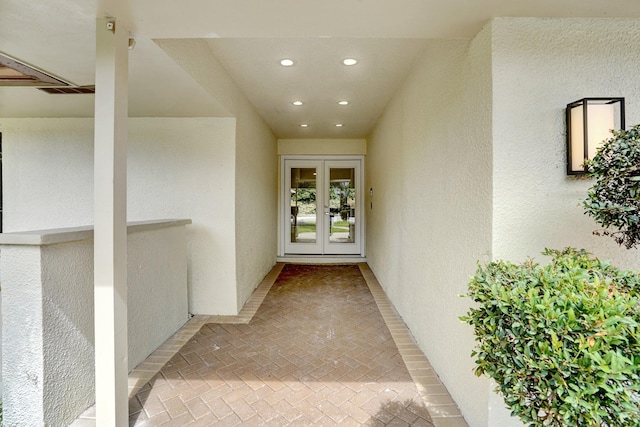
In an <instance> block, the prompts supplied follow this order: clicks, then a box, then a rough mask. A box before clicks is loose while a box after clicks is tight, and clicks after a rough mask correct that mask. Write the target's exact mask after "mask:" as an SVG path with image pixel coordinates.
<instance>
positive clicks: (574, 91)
mask: <svg viewBox="0 0 640 427" xmlns="http://www.w3.org/2000/svg"><path fill="white" fill-rule="evenodd" d="M639 53H640V21H636V20H591V19H530V18H498V19H495V20H494V21H493V22H492V23H491V24H490V25H488V26H487V27H486V28H484V29H483V30H482V31H481V32H480V33H479V34H478V35H477V36H476V37H475V39H474V40H473V41H471V42H470V43H467V42H464V41H439V42H433V43H431V45H430V46H429V47H428V49H427V50H426V53H425V56H424V57H423V58H421V60H420V61H419V62H418V63H417V64H416V66H415V68H414V70H413V72H412V73H411V75H410V76H409V78H408V79H407V81H406V82H405V84H404V86H403V88H402V89H401V90H400V91H399V92H398V94H397V95H396V96H395V98H394V99H393V101H392V103H391V104H390V105H389V107H388V108H387V110H386V112H385V114H384V115H383V117H382V118H381V120H380V122H379V123H378V125H377V126H376V129H375V132H374V133H373V134H372V136H371V139H370V141H369V144H368V149H367V151H368V165H369V168H368V174H367V180H368V183H367V187H373V188H374V196H373V199H372V200H369V201H372V202H373V209H372V210H369V211H368V228H367V232H368V246H367V257H368V260H369V263H370V265H371V267H372V269H373V270H374V272H375V274H376V275H377V277H378V278H379V279H380V281H381V283H382V284H383V286H384V288H385V290H386V291H387V293H388V294H389V296H390V298H391V299H392V301H393V303H394V305H395V306H396V308H397V309H398V310H399V312H400V314H401V315H402V317H403V318H404V320H405V321H406V322H407V324H408V325H409V327H410V328H411V330H412V332H413V334H414V336H415V337H416V339H417V341H418V342H419V343H420V345H421V347H422V348H423V349H424V350H425V353H426V354H427V356H428V357H429V358H430V360H431V362H432V363H433V364H434V366H435V367H436V369H437V371H438V372H439V373H440V375H441V378H442V380H443V382H444V383H445V385H446V386H447V387H448V389H449V391H450V392H451V394H452V395H453V397H454V399H455V400H456V401H457V402H458V403H459V405H460V407H461V409H462V411H463V413H464V415H465V418H466V419H467V421H468V422H469V424H470V425H471V426H491V427H494V426H496V427H506V426H521V425H522V423H521V422H520V421H519V420H517V419H514V418H512V417H510V416H509V413H508V411H507V410H506V409H504V402H503V401H502V398H501V397H500V396H498V395H496V394H494V393H493V392H492V391H491V390H492V389H493V387H492V386H491V385H490V384H489V382H488V381H487V380H486V379H478V378H476V377H475V376H474V375H472V374H471V369H472V367H473V364H472V360H471V358H470V351H471V348H472V347H473V336H472V331H471V330H470V328H469V327H468V326H466V325H463V324H461V323H460V322H459V321H458V320H457V316H459V315H461V314H463V313H464V312H465V311H466V301H465V300H463V299H460V298H458V297H456V294H459V293H463V292H464V291H465V290H466V284H467V282H468V278H469V276H470V275H472V274H473V272H474V271H475V261H476V260H480V261H487V260H489V259H501V258H502V259H510V260H514V261H519V260H523V259H524V258H526V257H527V256H534V257H537V258H538V259H540V258H542V257H541V256H540V255H539V254H540V252H541V251H542V250H543V249H544V247H556V248H562V247H564V246H569V245H570V246H575V247H584V248H586V249H588V250H590V251H591V252H593V253H594V254H596V255H597V256H599V257H601V258H608V259H613V261H614V263H616V264H617V265H620V266H626V267H632V268H637V265H638V261H639V256H638V254H637V251H627V250H625V249H621V248H619V247H617V245H615V243H614V242H613V240H612V239H609V238H604V237H594V236H592V234H591V232H592V230H594V229H596V228H597V226H596V224H595V223H594V222H593V221H592V220H591V219H590V218H589V217H587V216H586V215H584V214H583V210H582V208H581V207H580V205H579V200H580V199H581V198H584V197H585V194H586V190H587V188H588V187H589V186H590V182H589V181H584V180H576V179H575V178H568V177H567V176H566V173H565V161H566V160H565V155H566V154H565V124H564V108H565V106H566V104H567V103H569V102H572V101H575V100H577V99H580V98H584V97H589V96H624V97H626V101H627V102H626V106H627V123H628V125H633V124H635V123H638V121H639V114H640V81H639V80H638V79H637V78H636V76H637V69H638V68H639V67H640V60H638V58H640V55H639ZM541 261H543V260H541Z"/></svg>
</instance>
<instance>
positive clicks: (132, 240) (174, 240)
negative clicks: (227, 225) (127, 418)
mask: <svg viewBox="0 0 640 427" xmlns="http://www.w3.org/2000/svg"><path fill="white" fill-rule="evenodd" d="M189 227H191V225H187V226H186V230H185V226H181V227H170V228H165V229H162V230H151V231H143V232H139V233H130V234H129V236H128V239H127V281H128V283H130V284H134V285H132V286H129V288H128V300H129V302H130V305H129V311H128V313H127V321H128V323H129V370H132V369H133V368H135V367H136V366H138V365H139V364H140V363H141V362H142V361H144V360H145V359H146V358H147V357H148V356H149V355H150V354H151V353H152V352H153V351H154V350H155V349H156V348H158V347H160V345H161V344H162V343H163V342H165V341H166V340H168V339H169V338H170V337H171V335H173V334H174V333H175V332H176V331H177V330H178V329H180V328H181V327H182V325H184V324H185V323H186V322H187V320H189V310H188V296H187V287H186V285H187V230H189Z"/></svg>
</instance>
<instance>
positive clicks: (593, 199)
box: [582, 125, 640, 249]
mask: <svg viewBox="0 0 640 427" xmlns="http://www.w3.org/2000/svg"><path fill="white" fill-rule="evenodd" d="M585 165H586V167H587V170H588V172H587V176H590V177H593V178H595V179H596V182H595V184H594V185H593V187H591V188H590V189H589V191H588V193H587V199H586V200H583V201H582V205H583V206H584V209H585V213H586V214H588V215H590V216H591V217H593V219H594V220H595V221H596V222H597V223H598V224H600V225H601V226H603V227H604V229H603V230H602V231H596V232H594V234H603V235H608V236H612V237H613V238H614V239H615V240H616V242H617V243H618V244H619V245H625V246H626V247H627V249H631V248H633V247H636V246H637V245H638V244H639V243H640V125H636V126H633V127H632V128H631V129H629V130H619V131H613V136H612V137H611V138H610V139H608V140H607V141H605V142H604V144H603V145H602V146H601V147H600V148H599V149H598V152H597V154H596V155H595V157H594V158H593V159H592V160H587V161H586V162H585Z"/></svg>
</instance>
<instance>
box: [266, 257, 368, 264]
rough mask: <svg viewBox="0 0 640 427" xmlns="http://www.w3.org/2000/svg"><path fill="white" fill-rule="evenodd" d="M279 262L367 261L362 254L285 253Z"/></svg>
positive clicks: (332, 262)
mask: <svg viewBox="0 0 640 427" xmlns="http://www.w3.org/2000/svg"><path fill="white" fill-rule="evenodd" d="M276 261H277V262H286V263H291V264H357V263H359V262H367V257H363V256H362V255H284V256H279V257H278V258H277V259H276Z"/></svg>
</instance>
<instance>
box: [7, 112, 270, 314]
mask: <svg viewBox="0 0 640 427" xmlns="http://www.w3.org/2000/svg"><path fill="white" fill-rule="evenodd" d="M0 121H1V122H2V124H3V150H4V153H3V155H4V185H5V189H4V200H5V212H6V213H5V230H6V231H7V232H10V231H24V230H30V229H31V230H33V229H46V228H58V227H71V226H78V225H88V224H92V223H93V120H92V119H2V120H0ZM235 125H236V123H235V119H231V118H132V119H130V120H129V156H128V188H129V190H128V191H129V195H128V216H129V218H128V219H129V220H130V221H135V220H147V219H155V218H168V217H169V218H170V217H174V218H190V219H192V221H193V224H192V225H191V226H190V227H189V229H188V250H189V286H190V292H189V294H190V300H189V303H190V310H191V312H193V313H198V314H200V313H202V314H214V313H226V314H231V313H235V311H236V306H237V303H236V273H235V251H234V250H233V248H234V247H235V199H234V190H235ZM274 158H275V156H274ZM230 248H231V250H230ZM274 253H275V250H274ZM258 283H259V282H258Z"/></svg>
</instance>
